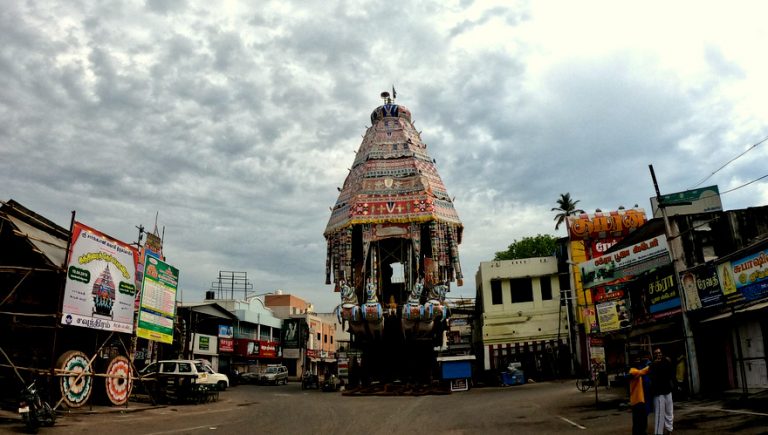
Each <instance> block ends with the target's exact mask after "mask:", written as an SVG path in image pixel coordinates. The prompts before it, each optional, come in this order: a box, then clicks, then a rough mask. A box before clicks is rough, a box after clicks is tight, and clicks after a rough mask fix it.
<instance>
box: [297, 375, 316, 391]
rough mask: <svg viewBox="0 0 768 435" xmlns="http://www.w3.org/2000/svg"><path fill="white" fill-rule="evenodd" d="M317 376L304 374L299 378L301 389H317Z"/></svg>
mask: <svg viewBox="0 0 768 435" xmlns="http://www.w3.org/2000/svg"><path fill="white" fill-rule="evenodd" d="M319 387H320V386H319V385H318V380H317V375H313V374H312V373H310V372H304V375H303V376H302V377H301V389H302V390H306V389H308V388H319Z"/></svg>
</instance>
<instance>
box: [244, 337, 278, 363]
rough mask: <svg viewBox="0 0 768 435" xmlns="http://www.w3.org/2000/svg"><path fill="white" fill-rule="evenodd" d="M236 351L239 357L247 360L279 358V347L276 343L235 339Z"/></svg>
mask: <svg viewBox="0 0 768 435" xmlns="http://www.w3.org/2000/svg"><path fill="white" fill-rule="evenodd" d="M234 341H235V350H234V352H235V353H236V354H237V355H240V356H243V357H246V358H252V359H256V358H277V356H278V355H277V346H278V343H277V342H275V341H266V340H249V339H247V338H238V339H235V340H234Z"/></svg>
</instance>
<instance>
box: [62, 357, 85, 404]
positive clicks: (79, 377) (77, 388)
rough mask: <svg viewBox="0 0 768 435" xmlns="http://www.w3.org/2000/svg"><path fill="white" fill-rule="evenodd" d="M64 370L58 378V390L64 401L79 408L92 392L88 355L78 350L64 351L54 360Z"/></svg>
mask: <svg viewBox="0 0 768 435" xmlns="http://www.w3.org/2000/svg"><path fill="white" fill-rule="evenodd" d="M56 367H58V368H59V369H60V370H62V371H64V374H63V376H61V377H60V378H59V391H61V398H62V399H63V400H64V403H66V404H67V406H68V407H70V408H79V407H81V406H83V405H85V404H86V403H87V402H88V399H89V398H90V397H91V393H92V392H93V376H92V372H91V368H90V367H88V356H87V355H86V354H84V353H83V352H80V351H78V350H70V351H68V352H64V353H63V354H62V355H61V356H60V357H59V359H58V360H57V362H56Z"/></svg>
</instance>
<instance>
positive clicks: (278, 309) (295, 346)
mask: <svg viewBox="0 0 768 435" xmlns="http://www.w3.org/2000/svg"><path fill="white" fill-rule="evenodd" d="M264 304H265V306H267V307H268V308H270V309H271V310H272V311H273V312H274V313H275V316H277V317H279V318H281V319H283V331H282V340H281V343H282V349H283V364H285V365H286V367H288V373H289V375H290V376H295V377H299V376H301V375H302V374H303V373H304V371H307V370H309V371H311V372H312V373H315V374H322V373H324V372H325V371H326V370H328V371H329V372H335V371H336V331H337V330H338V329H341V325H339V324H338V323H337V321H336V318H335V317H333V316H326V315H318V314H317V313H315V312H314V307H313V306H312V304H311V303H309V302H307V301H305V300H304V299H302V298H300V297H298V296H295V295H291V294H283V292H282V291H280V290H278V291H277V292H275V293H274V294H268V295H265V296H264ZM294 330H295V331H297V334H296V335H295V336H293V335H292V334H293V333H292V332H291V331H294Z"/></svg>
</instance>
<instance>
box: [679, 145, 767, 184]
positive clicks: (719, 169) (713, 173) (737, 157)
mask: <svg viewBox="0 0 768 435" xmlns="http://www.w3.org/2000/svg"><path fill="white" fill-rule="evenodd" d="M765 141H768V137H766V138H765V139H763V140H761V141H760V142H758V143H756V144H754V145H752V146H751V147H749V148H747V149H746V150H745V151H744V152H743V153H741V154H739V155H738V156H736V157H734V158H732V159H731V160H728V161H727V162H726V163H725V164H724V165H722V166H720V167H719V168H717V170H715V171H714V172H712V173H711V174H709V175H707V176H706V177H704V178H703V179H702V180H701V181H699V182H698V183H696V184H695V185H694V186H693V187H692V189H693V188H696V187H699V186H701V183H703V182H705V181H707V180H709V179H710V178H711V177H712V176H713V175H715V174H716V173H718V172H720V171H721V170H722V169H723V168H725V167H726V166H728V165H730V164H731V163H733V162H734V161H735V160H737V159H739V158H740V157H742V156H743V155H744V154H746V153H748V152H750V151H752V150H753V149H755V148H757V146H758V145H760V144H762V143H763V142H765ZM755 181H757V180H755ZM740 187H743V186H740ZM732 190H735V189H732ZM724 193H725V192H724Z"/></svg>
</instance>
